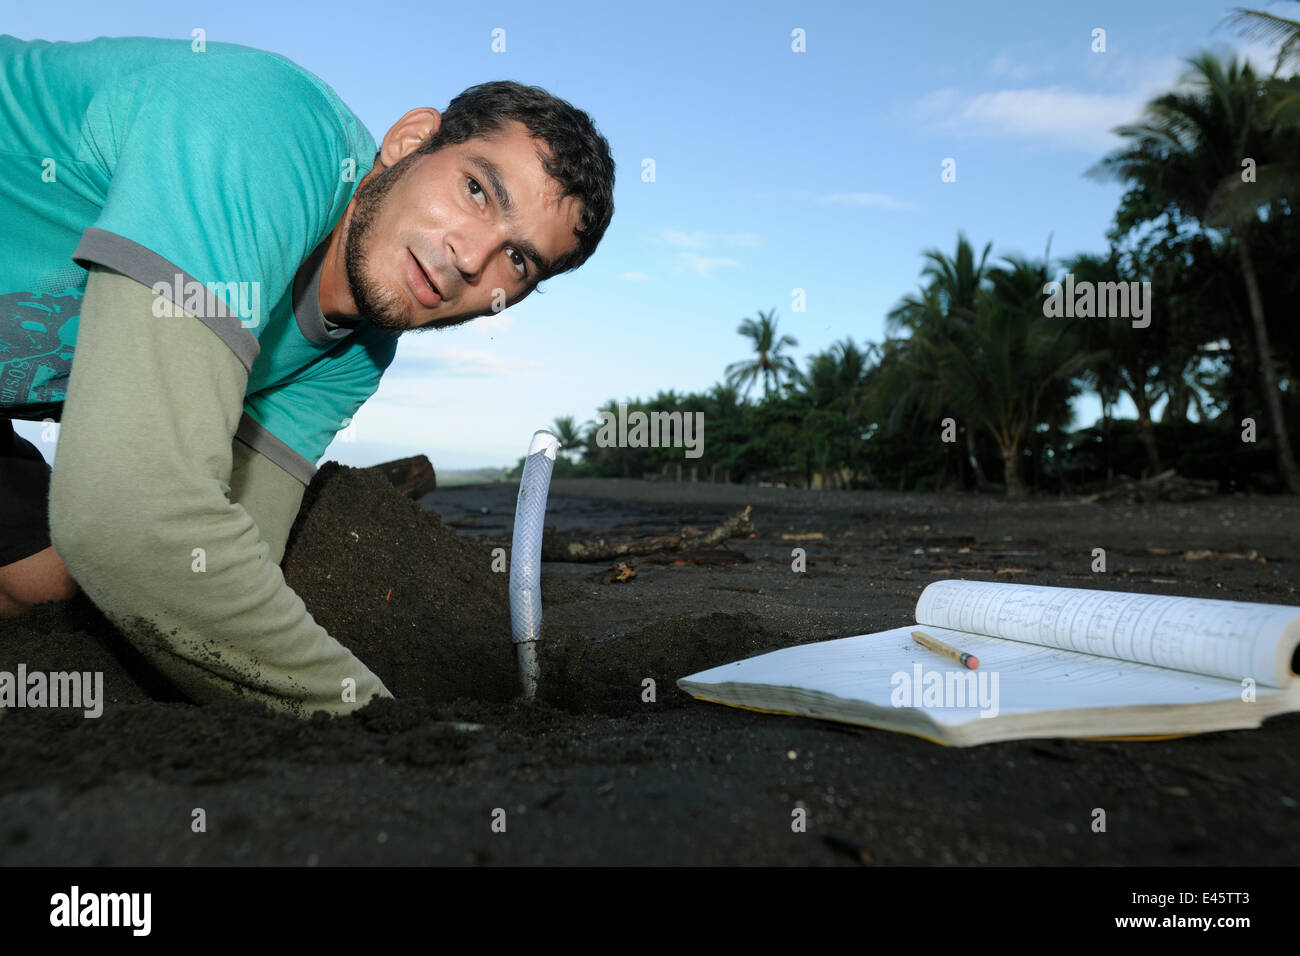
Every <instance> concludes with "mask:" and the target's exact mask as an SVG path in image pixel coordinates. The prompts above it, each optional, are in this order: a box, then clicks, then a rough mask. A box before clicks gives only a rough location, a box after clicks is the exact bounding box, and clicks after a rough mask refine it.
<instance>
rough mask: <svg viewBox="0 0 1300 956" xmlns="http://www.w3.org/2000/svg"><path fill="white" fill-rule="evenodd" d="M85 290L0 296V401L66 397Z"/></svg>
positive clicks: (31, 401)
mask: <svg viewBox="0 0 1300 956" xmlns="http://www.w3.org/2000/svg"><path fill="white" fill-rule="evenodd" d="M83 297H84V296H83V290H82V289H78V288H73V287H68V288H67V289H66V290H65V291H64V292H63V293H61V294H58V295H48V294H47V295H42V294H41V293H31V292H12V293H9V294H8V295H0V405H43V404H48V403H50V402H61V401H63V398H64V395H65V393H66V392H67V387H68V373H69V372H70V371H71V370H72V355H73V351H74V348H73V346H74V343H75V342H76V341H77V320H78V319H80V317H81V300H82V298H83Z"/></svg>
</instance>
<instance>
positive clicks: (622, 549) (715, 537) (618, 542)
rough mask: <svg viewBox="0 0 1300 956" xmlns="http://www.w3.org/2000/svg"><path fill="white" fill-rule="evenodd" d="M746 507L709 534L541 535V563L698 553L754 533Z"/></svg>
mask: <svg viewBox="0 0 1300 956" xmlns="http://www.w3.org/2000/svg"><path fill="white" fill-rule="evenodd" d="M750 510H751V509H750V508H749V507H748V506H747V507H746V508H745V510H744V511H739V512H737V513H736V514H734V515H732V516H731V517H730V518H728V519H727V520H726V521H724V522H722V523H721V524H720V525H718V526H717V527H715V528H713V529H712V530H711V531H707V532H704V533H703V534H701V533H700V532H699V531H696V530H695V529H694V528H683V529H682V530H681V531H679V532H677V533H676V534H661V535H654V536H652V537H647V538H616V539H613V540H609V539H606V538H567V537H561V536H559V535H543V536H542V560H543V561H575V562H582V561H611V560H613V559H614V558H626V557H629V556H630V555H634V554H653V553H655V552H656V551H685V550H690V551H699V550H704V549H707V548H713V547H717V546H718V545H719V544H721V543H722V542H724V541H726V540H727V539H728V538H741V537H747V536H748V535H751V534H754V533H755V532H754V523H753V522H752V521H750V520H749V514H750Z"/></svg>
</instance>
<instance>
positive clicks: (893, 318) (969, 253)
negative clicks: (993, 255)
mask: <svg viewBox="0 0 1300 956" xmlns="http://www.w3.org/2000/svg"><path fill="white" fill-rule="evenodd" d="M992 249H993V243H991V242H989V243H985V245H984V249H983V251H982V252H981V253H980V257H979V262H978V263H977V262H976V261H975V249H974V247H973V246H972V245H971V244H970V240H969V239H967V238H966V235H965V234H964V233H962V232H958V233H957V251H956V253H955V254H954V255H953V256H952V257H949V256H947V255H946V254H945V253H943V252H941V251H940V250H938V249H927V250H926V251H925V253H924V255H925V258H926V260H927V261H926V265H925V268H923V269H922V270H921V275H922V276H925V277H927V278H928V279H929V280H930V281H929V283H928V284H927V285H926V286H925V288H924V291H923V292H922V294H921V296H919V297H917V296H911V295H908V296H904V297H903V300H902V301H901V302H900V303H899V304H898V305H897V306H896V307H895V308H894V309H893V310H891V312H890V313H889V316H888V322H889V324H890V327H891V328H892V329H894V330H898V329H900V328H907V329H911V330H913V331H914V330H915V329H916V328H917V327H918V326H920V325H925V326H927V327H929V328H931V329H936V328H938V327H939V326H941V325H942V326H945V327H946V326H948V325H950V324H952V323H959V324H965V325H967V326H969V325H970V323H972V322H973V321H974V319H975V305H976V299H977V298H978V296H979V293H980V289H981V288H982V287H983V285H984V284H985V280H986V279H987V277H988V258H989V253H990V252H991V251H992ZM929 381H930V384H934V380H933V378H932V377H930V379H929ZM924 382H925V380H922V381H920V382H917V383H916V386H917V387H921V388H924V387H925V384H924ZM909 391H914V390H913V389H909ZM913 398H915V395H913ZM914 404H915V403H914ZM921 404H923V405H924V404H930V405H931V406H932V410H933V413H934V414H939V413H941V409H942V408H943V407H944V406H945V404H946V405H947V407H949V408H951V407H952V406H951V403H950V402H945V401H944V400H943V398H942V397H940V399H939V401H937V402H934V403H927V402H922V403H921ZM962 430H963V432H964V433H965V441H966V458H967V460H968V461H969V462H970V465H971V469H972V471H973V472H974V475H975V487H976V488H978V489H979V490H980V491H985V490H986V489H987V488H988V479H986V478H985V477H984V469H983V467H982V466H981V465H980V462H979V456H978V455H976V453H975V431H976V429H975V428H972V427H969V425H967V427H965V428H963V429H962Z"/></svg>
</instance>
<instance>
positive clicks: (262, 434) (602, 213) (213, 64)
mask: <svg viewBox="0 0 1300 956" xmlns="http://www.w3.org/2000/svg"><path fill="white" fill-rule="evenodd" d="M358 180H359V182H358ZM613 184H614V163H613V159H612V158H611V156H610V153H609V144H608V143H607V142H606V141H605V139H604V138H603V137H602V136H601V135H600V134H599V133H598V132H597V131H596V130H595V128H594V127H593V126H592V124H591V121H590V119H589V118H588V116H587V115H586V114H585V113H583V112H581V111H579V110H577V109H575V108H573V107H572V106H570V105H569V104H568V103H566V102H564V101H562V100H557V99H555V98H553V97H551V96H550V95H549V94H547V93H545V91H543V90H540V89H538V88H536V87H524V86H520V85H518V84H515V83H508V82H501V83H488V84H483V85H480V86H476V87H472V88H471V89H469V90H466V91H465V92H464V93H462V94H461V95H460V96H458V97H456V98H455V99H453V100H452V102H451V104H450V105H449V106H448V108H447V110H446V112H445V113H443V114H440V113H439V112H438V111H437V110H434V109H428V108H422V109H415V110H412V111H411V112H409V113H407V114H406V115H405V116H403V117H402V118H401V119H400V120H399V121H398V122H397V123H396V125H394V126H393V127H392V129H390V130H389V131H388V133H387V135H386V136H385V137H384V140H383V143H382V144H381V145H380V147H379V149H378V150H377V151H376V148H375V143H374V141H373V139H372V138H371V137H370V135H369V133H368V132H367V131H366V129H365V127H364V126H363V125H362V124H361V122H360V121H359V120H358V119H357V118H356V117H355V116H354V115H353V114H352V113H351V111H349V110H348V108H347V107H346V106H345V105H344V104H343V103H342V102H341V101H340V100H339V99H338V97H337V96H336V95H335V94H334V92H333V91H332V90H331V89H330V88H329V87H328V86H326V85H325V84H324V83H323V82H322V81H321V80H319V79H318V78H316V77H315V76H313V75H312V74H310V73H308V72H306V71H305V70H303V69H301V68H300V67H298V66H296V65H295V64H293V63H292V62H290V61H289V60H287V59H285V58H283V57H280V56H278V55H275V54H271V53H265V52H262V51H258V50H253V49H250V48H248V47H243V46H237V45H234V44H216V43H210V44H207V45H206V49H201V50H200V49H195V48H193V47H192V46H191V44H190V43H189V42H187V41H169V40H154V39H144V38H127V39H98V40H94V41H91V42H88V43H53V44H51V43H47V42H45V41H32V42H24V41H21V40H18V39H16V38H14V37H10V36H0V363H2V364H0V494H3V499H0V534H3V535H4V539H3V540H2V541H0V565H2V566H0V614H10V615H12V614H16V613H21V612H22V611H24V610H25V609H26V608H28V607H30V606H31V605H32V604H35V603H39V602H42V601H49V600H59V599H63V598H66V597H68V596H70V594H71V593H72V592H73V591H74V590H75V587H76V586H77V585H79V586H80V587H81V589H82V590H84V591H85V593H86V594H87V595H88V596H89V597H90V598H91V599H92V600H93V601H94V602H95V603H96V604H97V605H98V606H99V607H100V608H101V609H102V610H103V611H104V612H105V614H106V615H107V616H108V617H109V618H110V619H111V620H112V621H113V622H114V623H115V624H116V625H117V626H118V627H119V628H121V629H122V630H123V632H124V633H126V634H127V636H128V637H129V638H130V639H131V641H132V642H133V643H134V644H135V645H136V646H137V647H139V648H140V650H141V651H142V652H143V653H144V654H145V656H146V657H148V658H149V659H150V660H152V661H153V663H154V664H155V665H156V666H157V667H158V668H159V669H160V670H161V671H162V672H163V673H164V674H165V675H167V676H168V677H169V678H170V679H171V680H172V681H173V682H174V683H176V684H177V685H178V686H179V687H181V688H182V689H183V690H185V691H186V692H187V693H188V694H189V695H190V696H191V697H193V698H194V699H196V700H199V701H206V700H215V699H222V698H227V697H231V696H245V697H251V698H253V699H256V700H261V701H264V702H265V703H267V704H268V705H270V706H272V707H274V708H276V709H279V710H283V711H287V712H290V713H294V714H298V715H300V716H306V715H308V714H310V713H312V712H314V711H315V710H326V711H329V712H332V713H340V712H345V711H348V710H350V709H353V708H356V707H360V706H363V705H364V704H365V703H367V702H368V701H369V700H370V699H371V697H372V696H374V695H380V696H389V693H388V691H387V689H386V688H385V687H384V685H383V684H382V682H381V681H380V680H379V679H378V677H376V676H375V675H374V674H373V673H372V672H371V671H370V670H369V669H367V668H366V666H365V665H364V664H363V663H362V662H361V661H359V660H357V659H356V658H355V657H354V656H353V655H352V654H351V653H350V652H349V651H347V650H346V649H345V648H344V647H343V646H342V645H340V644H339V643H338V642H337V641H336V640H334V639H333V638H332V637H331V636H330V635H329V634H327V633H326V632H325V631H324V629H322V628H321V627H320V626H319V625H317V624H316V623H315V621H313V620H312V618H311V615H310V614H309V613H308V612H307V609H306V608H305V606H304V605H303V602H302V601H301V599H299V598H298V597H297V595H295V594H294V593H293V591H292V590H291V589H290V588H289V587H288V586H287V585H286V584H285V582H284V578H283V576H282V574H281V573H280V569H279V561H280V559H281V557H282V556H283V552H284V545H285V538H286V537H287V535H288V532H289V528H290V526H291V525H292V523H293V520H294V517H295V516H296V514H297V510H298V508H299V506H300V504H301V501H302V494H303V490H304V487H305V485H306V484H307V483H308V482H310V480H311V477H312V474H313V473H314V470H315V468H314V463H315V462H316V461H317V460H318V459H319V457H320V456H321V454H322V453H323V452H324V449H325V448H326V446H327V445H328V444H329V443H330V441H331V439H332V438H333V436H334V435H335V433H336V432H337V431H339V430H341V429H342V428H344V427H346V425H347V424H348V422H349V421H350V419H351V417H352V415H353V414H354V413H355V412H356V410H357V408H358V407H359V406H360V405H361V404H362V403H363V402H364V401H365V400H366V399H367V398H369V397H370V395H372V394H373V393H374V391H375V389H376V387H377V385H378V382H379V378H380V376H381V375H382V373H383V371H384V369H385V368H387V366H388V364H389V363H390V362H391V361H392V358H393V354H394V350H395V347H396V342H397V337H398V335H399V334H400V333H401V332H404V331H407V330H411V329H433V328H448V327H451V326H454V325H458V324H460V323H462V322H465V321H468V320H470V319H472V318H474V317H476V316H480V315H487V314H490V313H492V312H494V311H499V310H500V309H502V308H504V307H506V306H509V305H513V304H514V303H516V302H518V301H520V300H521V299H523V298H525V297H526V296H527V295H528V294H529V293H530V292H531V291H532V290H533V288H535V287H536V285H537V284H538V283H539V282H540V281H542V280H544V279H547V278H549V277H551V276H553V275H557V274H559V273H562V272H567V271H570V270H572V269H576V268H577V267H578V266H580V265H581V264H582V263H583V262H585V261H586V260H587V258H588V257H590V255H591V254H592V252H594V250H595V248H596V246H597V244H598V243H599V241H600V239H601V237H602V236H603V234H604V231H605V229H606V228H607V226H608V224H609V221H610V218H611V216H612V214H613V198H612V192H613ZM74 356H75V360H74ZM60 413H61V421H62V427H61V431H60V435H59V444H58V449H57V455H56V462H55V464H56V467H55V468H54V470H53V474H52V476H50V477H49V479H48V481H49V490H48V507H49V514H48V519H47V518H46V514H45V504H46V489H45V481H46V475H47V472H46V470H45V468H44V463H43V461H42V460H41V458H40V455H39V453H37V452H36V451H35V449H34V448H32V446H31V445H30V444H29V443H27V442H25V441H23V440H22V439H21V438H18V437H17V436H16V435H14V434H13V432H12V426H11V425H10V424H9V422H8V421H7V420H3V419H8V418H26V419H33V420H41V419H45V418H47V417H54V418H57V417H59V416H60ZM47 528H48V537H47V536H46V534H45V532H46V529H47ZM74 581H75V584H74ZM340 586H341V587H346V586H347V585H346V582H340Z"/></svg>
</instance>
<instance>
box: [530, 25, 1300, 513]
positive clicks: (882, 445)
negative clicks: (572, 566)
mask: <svg viewBox="0 0 1300 956" xmlns="http://www.w3.org/2000/svg"><path fill="white" fill-rule="evenodd" d="M1234 19H1235V20H1236V21H1237V22H1238V23H1239V24H1240V25H1241V26H1243V27H1244V28H1246V30H1247V32H1248V33H1250V34H1251V35H1256V36H1261V37H1264V38H1269V39H1276V40H1281V41H1282V43H1281V52H1280V55H1279V60H1278V64H1277V67H1276V68H1275V69H1274V71H1273V72H1272V73H1271V74H1267V75H1265V74H1260V73H1257V72H1256V71H1255V70H1254V68H1253V67H1252V66H1251V65H1250V64H1249V63H1246V62H1241V61H1238V60H1237V59H1235V58H1232V57H1228V58H1226V59H1220V58H1217V57H1215V56H1212V55H1210V54H1202V55H1199V56H1197V57H1194V58H1193V59H1191V60H1189V61H1188V63H1189V70H1188V73H1187V75H1186V76H1185V77H1184V79H1183V81H1182V83H1181V84H1180V85H1179V87H1178V88H1177V89H1175V90H1173V91H1170V92H1168V93H1165V94H1164V95H1162V96H1159V97H1157V98H1155V99H1154V100H1152V101H1151V102H1149V103H1148V104H1147V106H1146V109H1145V112H1144V115H1143V116H1142V117H1141V118H1140V119H1139V120H1138V121H1137V122H1135V123H1133V124H1130V125H1125V126H1122V127H1119V128H1118V129H1117V130H1116V132H1117V133H1118V134H1119V135H1120V136H1121V138H1122V145H1121V146H1120V147H1119V148H1118V149H1117V150H1115V151H1114V152H1113V153H1111V154H1110V155H1108V156H1106V157H1105V158H1104V159H1103V160H1102V161H1101V162H1099V163H1098V164H1097V165H1096V166H1095V167H1093V169H1091V170H1090V171H1089V175H1090V176H1093V177H1095V178H1098V179H1104V180H1111V181H1118V182H1120V183H1122V184H1124V185H1125V187H1126V191H1125V193H1124V194H1123V197H1122V199H1121V201H1120V203H1119V208H1118V209H1117V210H1116V212H1115V215H1114V219H1113V223H1112V226H1111V228H1110V230H1109V231H1108V233H1107V242H1108V246H1107V249H1106V250H1105V251H1104V252H1102V253H1089V254H1083V255H1077V256H1073V257H1070V258H1068V259H1065V260H1061V261H1056V260H1053V259H1052V258H1051V254H1050V240H1049V243H1048V248H1047V249H1046V251H1045V252H1044V254H1043V255H1042V256H1041V257H1038V258H1035V257H1029V256H1024V255H1020V254H1015V253H1007V254H1002V255H1000V256H995V255H994V250H993V244H992V243H987V244H985V245H984V246H983V247H982V248H977V246H976V245H974V244H972V243H971V242H970V240H969V239H967V237H966V236H965V235H963V234H960V233H959V234H958V236H957V241H956V244H955V246H954V247H952V251H951V252H948V251H945V250H941V249H938V248H934V249H929V250H926V251H925V253H924V261H925V265H924V267H923V269H922V272H921V276H920V280H921V281H920V284H919V287H918V288H917V289H916V291H914V292H911V293H907V294H904V295H902V296H901V297H900V299H899V301H898V303H897V304H896V305H895V306H894V307H893V308H892V309H891V310H890V312H889V313H888V316H887V318H886V337H885V339H884V340H883V341H882V342H879V343H871V342H863V343H862V344H861V345H859V344H858V343H856V342H855V341H853V340H852V339H851V338H848V339H845V340H843V341H840V342H838V343H836V344H835V345H833V346H832V347H831V348H829V349H827V350H825V351H823V352H820V353H817V354H814V355H811V356H809V357H808V358H807V359H806V360H805V364H804V366H803V367H802V368H801V367H799V365H798V364H797V363H796V361H795V360H794V359H793V358H792V356H791V350H793V349H794V348H796V347H797V346H798V342H797V340H796V339H795V338H794V337H792V336H790V335H788V334H782V333H781V331H780V329H779V327H778V319H777V317H776V313H775V310H771V311H766V312H765V311H761V310H760V311H759V313H758V317H757V318H756V319H753V318H747V319H745V320H744V321H743V322H742V323H741V325H740V327H739V328H738V330H737V331H738V333H739V334H740V335H741V336H742V337H743V338H744V339H745V340H746V341H747V343H748V345H749V349H750V355H749V357H748V358H745V359H742V360H740V361H738V362H735V363H732V364H731V365H729V366H728V367H727V368H726V369H725V370H724V373H723V379H722V381H720V382H719V383H718V384H716V385H714V386H713V387H712V388H711V389H709V390H708V391H707V392H703V393H685V394H679V393H677V392H675V391H667V392H660V393H659V394H657V395H655V396H653V397H652V398H649V399H645V400H641V399H629V400H626V402H625V403H624V404H626V406H627V408H626V410H625V411H626V412H629V413H630V412H632V411H641V412H643V413H647V414H649V413H653V412H682V413H695V412H702V413H703V415H704V421H705V422H706V425H707V427H706V434H705V440H704V442H703V446H702V454H701V455H700V457H699V458H696V459H684V458H683V454H682V449H681V448H680V447H678V448H673V447H660V448H654V447H626V446H624V447H618V446H617V445H615V446H610V445H609V444H608V442H602V441H599V440H598V437H599V435H598V432H599V429H598V427H597V422H595V421H593V422H588V423H586V424H585V425H579V424H577V423H576V422H575V420H574V419H573V418H572V417H566V418H560V419H557V420H556V423H555V430H556V432H557V435H558V436H559V438H560V440H561V443H562V446H563V447H564V449H565V454H564V455H563V456H562V460H561V461H560V463H559V464H558V466H557V467H558V472H557V473H558V474H560V475H593V476H595V475H602V476H625V477H638V478H639V477H642V476H644V475H646V474H669V475H671V476H674V477H675V476H676V468H677V466H678V465H681V466H683V467H684V468H686V469H688V470H690V469H694V476H695V477H696V478H699V479H705V480H729V481H742V482H743V481H774V482H777V481H783V482H787V483H795V484H807V485H810V486H821V487H864V488H871V487H883V488H896V489H915V490H925V489H936V488H945V489H952V488H969V489H981V490H987V489H994V488H999V489H1002V490H1005V493H1006V494H1007V495H1008V496H1010V497H1019V496H1022V495H1024V494H1025V493H1026V492H1027V491H1028V489H1030V488H1033V489H1038V490H1040V491H1046V492H1049V493H1051V492H1065V493H1070V492H1077V491H1080V490H1084V489H1088V488H1093V487H1097V486H1101V485H1105V484H1107V483H1109V482H1111V481H1114V480H1115V479H1116V478H1118V477H1120V476H1132V477H1137V476H1140V475H1143V474H1155V473H1159V472H1161V471H1162V470H1164V469H1166V468H1176V469H1177V470H1178V471H1179V472H1180V473H1181V474H1185V475H1187V476H1189V477H1197V478H1213V479H1217V480H1218V481H1219V482H1220V486H1221V488H1222V489H1223V490H1233V489H1244V488H1256V489H1267V490H1278V491H1286V492H1290V493H1293V494H1294V493H1300V470H1297V465H1296V459H1295V451H1294V449H1295V447H1296V444H1297V442H1298V441H1300V432H1298V431H1297V428H1298V427H1300V424H1298V423H1300V394H1298V392H1300V388H1298V387H1297V373H1298V372H1300V329H1298V328H1297V323H1296V322H1295V316H1296V311H1297V309H1296V306H1297V301H1298V294H1300V287H1298V286H1300V270H1297V269H1296V266H1295V262H1296V253H1297V251H1300V224H1298V223H1297V216H1296V214H1295V208H1294V207H1295V205H1296V202H1297V199H1300V76H1297V75H1295V74H1294V73H1293V74H1292V75H1290V76H1283V75H1282V73H1283V72H1285V67H1287V66H1288V65H1289V66H1295V65H1297V64H1300V23H1297V22H1295V21H1289V20H1285V19H1282V18H1279V17H1276V16H1266V15H1264V14H1257V13H1254V12H1252V11H1239V12H1238V13H1237V15H1236V16H1235V17H1234ZM1053 283H1059V286H1058V285H1053ZM1078 290H1083V293H1086V295H1085V294H1078V297H1077V299H1073V298H1070V297H1069V296H1067V295H1066V293H1067V292H1075V293H1078ZM1098 290H1101V293H1100V294H1098V295H1095V296H1094V295H1093V293H1094V292H1096V291H1098ZM1139 297H1140V298H1139ZM1107 302H1108V303H1109V308H1110V310H1113V309H1114V307H1115V305H1116V303H1117V302H1118V303H1119V304H1120V305H1121V309H1120V311H1121V312H1123V313H1124V314H1122V315H1119V316H1116V315H1113V314H1107V312H1108V309H1107ZM1063 304H1064V306H1065V308H1064V309H1062V305H1063ZM1099 312H1100V313H1101V314H1099ZM1139 312H1143V313H1144V314H1141V315H1139V314H1138V313H1139ZM756 388H757V390H758V392H757V395H755V389H756ZM1085 393H1091V394H1092V395H1094V396H1095V398H1096V401H1097V402H1098V403H1099V404H1100V408H1101V412H1102V414H1101V418H1100V420H1099V421H1098V422H1097V423H1096V424H1095V425H1092V426H1088V427H1084V428H1071V427H1070V423H1071V420H1072V403H1074V401H1075V400H1076V399H1077V398H1079V397H1080V396H1081V395H1083V394H1085ZM1122 399H1127V400H1128V404H1129V405H1131V406H1132V408H1133V409H1135V411H1136V415H1135V417H1128V418H1121V417H1117V416H1116V414H1115V412H1116V409H1117V406H1119V405H1120V404H1121V401H1122ZM619 404H620V403H618V402H616V401H614V400H611V401H609V402H607V403H606V405H605V406H603V408H602V409H600V410H598V411H599V412H606V413H609V414H610V415H615V416H617V415H618V413H619V409H618V405H619ZM607 436H608V431H606V437H607Z"/></svg>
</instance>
